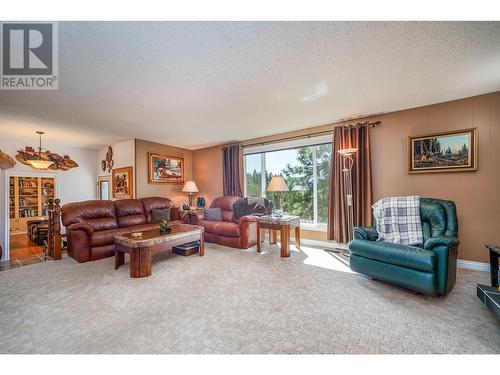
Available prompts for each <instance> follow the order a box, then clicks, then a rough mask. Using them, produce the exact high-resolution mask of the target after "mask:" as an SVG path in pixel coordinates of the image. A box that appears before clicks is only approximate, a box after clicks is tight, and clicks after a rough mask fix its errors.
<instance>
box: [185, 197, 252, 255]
mask: <svg viewBox="0 0 500 375" xmlns="http://www.w3.org/2000/svg"><path fill="white" fill-rule="evenodd" d="M240 199H243V198H241V197H235V196H227V197H220V198H216V199H214V201H213V202H212V204H211V205H210V208H220V209H221V213H222V220H221V221H214V220H205V213H204V212H203V211H197V212H196V214H195V215H193V218H192V220H191V223H192V224H194V225H201V226H202V227H204V228H205V232H204V238H205V241H206V242H212V243H216V244H219V245H222V246H229V247H235V248H238V249H248V248H249V247H251V246H254V245H256V244H257V221H256V219H255V216H251V215H246V216H242V217H240V218H239V219H236V218H235V214H234V209H233V205H234V204H235V203H236V202H238V201H239V200H240ZM186 222H188V221H186Z"/></svg>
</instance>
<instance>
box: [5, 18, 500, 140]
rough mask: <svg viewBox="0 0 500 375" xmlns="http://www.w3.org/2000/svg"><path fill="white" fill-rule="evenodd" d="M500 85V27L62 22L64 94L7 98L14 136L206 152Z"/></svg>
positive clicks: (61, 86)
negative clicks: (40, 133)
mask: <svg viewBox="0 0 500 375" xmlns="http://www.w3.org/2000/svg"><path fill="white" fill-rule="evenodd" d="M497 90H500V23H498V22H496V23H495V22H489V23H476V22H423V23H421V22H372V23H368V22H160V23H158V22H151V23H143V22H61V23H59V90H57V91H0V130H1V132H2V136H3V137H9V136H11V137H17V136H23V137H25V136H33V135H34V130H36V129H43V130H46V131H47V132H48V134H47V137H48V138H49V141H50V138H52V139H54V138H57V139H59V140H63V141H66V142H67V143H68V144H71V145H74V146H80V147H98V146H101V145H105V144H109V143H113V142H116V141H120V140H124V139H130V138H134V137H135V138H142V139H147V140H151V141H157V142H161V143H167V144H172V145H177V146H182V147H188V148H199V147H203V146H206V145H212V144H216V143H221V142H227V141H232V140H243V139H248V138H253V137H258V136H264V135H268V134H274V133H279V132H284V131H290V130H295V129H300V128H305V127H310V126H314V125H321V124H326V123H331V122H334V121H336V120H339V119H344V118H350V117H358V116H361V115H367V114H371V113H380V112H390V111H395V110H400V109H405V108H411V107H417V106H422V105H426V104H432V103H437V102H442V101H447V100H452V99H458V98H463V97H468V96H473V95H478V94H483V93H487V92H492V91H497Z"/></svg>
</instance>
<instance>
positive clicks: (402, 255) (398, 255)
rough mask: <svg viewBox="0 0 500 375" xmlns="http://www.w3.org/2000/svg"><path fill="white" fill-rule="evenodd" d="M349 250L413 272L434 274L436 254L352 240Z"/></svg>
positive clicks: (405, 247) (404, 246)
mask: <svg viewBox="0 0 500 375" xmlns="http://www.w3.org/2000/svg"><path fill="white" fill-rule="evenodd" d="M349 249H350V250H351V253H352V254H355V255H358V256H360V257H364V258H368V259H373V260H378V261H380V262H384V263H390V264H395V265H398V266H401V267H407V268H411V269H414V270H419V271H425V272H434V270H435V268H436V254H434V253H433V252H432V251H429V250H424V249H421V248H418V247H415V246H407V245H398V244H393V243H389V242H378V241H367V240H353V241H352V242H351V243H350V245H349Z"/></svg>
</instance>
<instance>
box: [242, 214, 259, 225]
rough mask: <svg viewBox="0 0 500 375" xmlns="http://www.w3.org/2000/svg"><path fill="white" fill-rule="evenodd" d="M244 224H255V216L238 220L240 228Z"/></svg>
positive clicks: (247, 216) (246, 216)
mask: <svg viewBox="0 0 500 375" xmlns="http://www.w3.org/2000/svg"><path fill="white" fill-rule="evenodd" d="M245 222H257V216H254V215H245V216H242V217H240V218H239V219H238V225H239V226H240V227H241V224H243V223H245Z"/></svg>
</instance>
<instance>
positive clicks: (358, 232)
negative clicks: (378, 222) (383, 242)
mask: <svg viewBox="0 0 500 375" xmlns="http://www.w3.org/2000/svg"><path fill="white" fill-rule="evenodd" d="M353 232H354V239H355V240H367V241H376V240H377V238H378V232H377V230H376V229H375V227H354V228H353Z"/></svg>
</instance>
